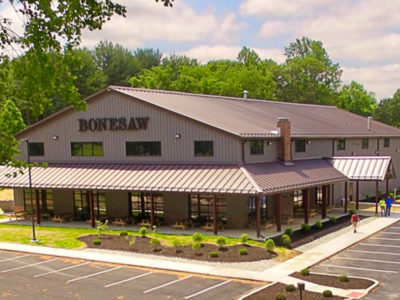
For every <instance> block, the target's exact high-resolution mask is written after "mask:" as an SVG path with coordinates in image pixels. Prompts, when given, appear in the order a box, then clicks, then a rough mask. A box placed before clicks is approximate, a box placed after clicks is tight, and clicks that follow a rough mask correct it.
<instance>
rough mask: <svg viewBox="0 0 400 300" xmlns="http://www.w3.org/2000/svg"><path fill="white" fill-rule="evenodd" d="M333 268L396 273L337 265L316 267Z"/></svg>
mask: <svg viewBox="0 0 400 300" xmlns="http://www.w3.org/2000/svg"><path fill="white" fill-rule="evenodd" d="M319 266H320V267H333V268H342V269H352V270H362V271H374V272H382V273H395V274H397V272H396V271H386V270H376V269H366V268H357V267H345V266H338V265H325V264H321V265H318V266H316V267H319Z"/></svg>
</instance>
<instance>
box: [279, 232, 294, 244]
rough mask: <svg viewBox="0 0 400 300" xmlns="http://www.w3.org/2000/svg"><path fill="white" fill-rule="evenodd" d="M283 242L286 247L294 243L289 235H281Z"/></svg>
mask: <svg viewBox="0 0 400 300" xmlns="http://www.w3.org/2000/svg"><path fill="white" fill-rule="evenodd" d="M281 242H282V244H283V245H284V246H287V245H289V244H290V243H291V242H292V239H291V238H290V236H288V235H287V234H282V235H281Z"/></svg>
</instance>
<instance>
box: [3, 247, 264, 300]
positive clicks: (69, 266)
mask: <svg viewBox="0 0 400 300" xmlns="http://www.w3.org/2000/svg"><path fill="white" fill-rule="evenodd" d="M263 284H265V283H261V282H250V281H243V280H236V279H229V278H218V277H208V276H200V275H195V274H187V273H177V272H168V271H161V270H155V269H145V268H136V267H128V266H120V265H112V264H105V263H96V262H89V261H84V260H78V259H76V260H75V259H65V258H59V257H50V256H40V255H31V254H26V253H16V252H7V251H0V295H1V297H2V298H7V299H235V298H237V297H238V296H240V295H242V294H243V293H245V292H247V291H249V290H251V289H253V288H256V287H259V286H261V285H263Z"/></svg>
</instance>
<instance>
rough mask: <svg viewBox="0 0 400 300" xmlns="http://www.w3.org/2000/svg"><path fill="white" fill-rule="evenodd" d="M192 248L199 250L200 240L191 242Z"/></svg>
mask: <svg viewBox="0 0 400 300" xmlns="http://www.w3.org/2000/svg"><path fill="white" fill-rule="evenodd" d="M192 249H193V250H194V251H199V250H200V249H201V243H200V242H194V243H193V244H192Z"/></svg>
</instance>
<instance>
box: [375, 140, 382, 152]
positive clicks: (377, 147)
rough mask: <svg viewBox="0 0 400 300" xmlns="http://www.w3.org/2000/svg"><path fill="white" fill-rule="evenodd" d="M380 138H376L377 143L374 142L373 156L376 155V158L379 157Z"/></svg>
mask: <svg viewBox="0 0 400 300" xmlns="http://www.w3.org/2000/svg"><path fill="white" fill-rule="evenodd" d="M380 140H381V139H380V138H378V140H377V142H376V151H375V154H376V156H379V142H380Z"/></svg>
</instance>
